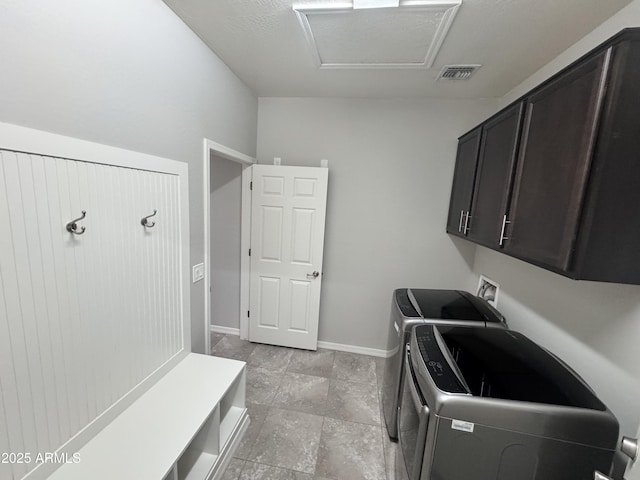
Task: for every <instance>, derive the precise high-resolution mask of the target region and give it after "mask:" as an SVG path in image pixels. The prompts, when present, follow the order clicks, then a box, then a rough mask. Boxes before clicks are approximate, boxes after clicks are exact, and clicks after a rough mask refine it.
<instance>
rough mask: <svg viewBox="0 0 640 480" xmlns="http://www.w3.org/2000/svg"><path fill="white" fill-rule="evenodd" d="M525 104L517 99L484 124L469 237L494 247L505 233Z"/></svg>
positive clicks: (468, 225) (468, 224)
mask: <svg viewBox="0 0 640 480" xmlns="http://www.w3.org/2000/svg"><path fill="white" fill-rule="evenodd" d="M522 110H523V104H522V102H521V103H517V104H515V105H512V106H510V107H509V108H507V109H506V110H504V111H502V112H501V113H499V114H498V115H496V116H495V117H493V118H491V119H489V120H488V121H487V122H486V123H484V124H483V126H482V139H481V141H480V153H479V156H478V168H477V172H476V181H475V186H474V190H473V201H472V203H471V214H470V216H469V220H468V222H467V237H468V238H469V240H472V241H474V242H476V243H479V244H481V245H485V246H487V247H491V248H495V247H497V246H499V244H500V239H501V236H502V235H503V232H502V226H503V221H504V216H505V215H506V213H507V206H508V201H509V192H510V189H511V182H512V179H513V172H514V167H515V162H516V154H517V151H518V150H517V147H518V143H517V141H518V138H519V134H520V124H521V119H522Z"/></svg>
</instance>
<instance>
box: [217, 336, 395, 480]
mask: <svg viewBox="0 0 640 480" xmlns="http://www.w3.org/2000/svg"><path fill="white" fill-rule="evenodd" d="M211 346H212V354H213V355H217V356H220V357H226V358H235V359H237V360H243V361H245V362H247V392H246V400H247V408H248V410H249V416H250V418H251V424H250V426H249V429H248V430H247V433H246V434H245V437H244V439H243V441H242V444H241V445H240V447H239V448H238V450H237V452H236V455H235V457H234V458H233V459H232V460H231V463H230V465H229V468H228V469H227V472H226V474H225V476H224V480H360V479H364V480H393V478H394V477H393V461H394V456H395V448H396V444H394V443H392V442H390V441H389V437H388V436H387V434H386V430H385V428H384V426H383V425H382V423H383V422H382V417H381V415H382V413H381V407H380V405H381V404H380V389H381V386H382V371H383V368H384V361H383V359H382V358H377V357H370V356H366V355H357V354H353V353H344V352H334V351H332V350H318V351H316V352H310V351H306V350H296V349H292V348H285V347H275V346H271V345H262V344H257V343H250V342H247V341H244V340H240V339H239V337H237V336H233V335H221V334H217V333H212V334H211Z"/></svg>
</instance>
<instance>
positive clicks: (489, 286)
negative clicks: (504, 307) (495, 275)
mask: <svg viewBox="0 0 640 480" xmlns="http://www.w3.org/2000/svg"><path fill="white" fill-rule="evenodd" d="M498 293H500V284H499V283H498V282H496V281H494V280H491V279H490V278H489V277H485V276H484V275H480V279H479V280H478V288H477V290H476V296H478V297H480V298H484V299H485V300H486V301H487V302H489V303H490V304H491V305H492V306H494V307H496V308H497V307H498Z"/></svg>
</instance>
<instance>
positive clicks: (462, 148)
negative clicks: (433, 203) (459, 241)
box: [447, 127, 482, 236]
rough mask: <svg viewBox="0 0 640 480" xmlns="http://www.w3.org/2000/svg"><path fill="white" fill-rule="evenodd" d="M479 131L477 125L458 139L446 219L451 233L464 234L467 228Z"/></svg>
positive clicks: (478, 144)
mask: <svg viewBox="0 0 640 480" xmlns="http://www.w3.org/2000/svg"><path fill="white" fill-rule="evenodd" d="M481 132H482V128H481V127H478V128H476V129H475V130H472V131H471V132H469V133H467V134H466V135H464V136H462V137H460V139H459V140H458V153H457V155H456V168H455V170H454V173H453V186H452V187H451V201H450V203H449V218H448V219H447V232H449V233H451V234H453V235H458V236H464V235H465V234H466V231H467V228H468V224H469V218H468V217H469V211H470V209H471V199H472V195H473V183H474V181H475V176H476V166H477V163H478V148H479V146H480V134H481Z"/></svg>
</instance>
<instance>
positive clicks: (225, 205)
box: [210, 156, 242, 328]
mask: <svg viewBox="0 0 640 480" xmlns="http://www.w3.org/2000/svg"><path fill="white" fill-rule="evenodd" d="M210 190H211V210H210V212H211V318H210V323H211V324H212V325H219V326H223V327H231V328H239V319H240V219H241V213H242V208H241V201H242V165H241V164H240V163H237V162H233V161H231V160H226V159H224V158H220V157H216V156H212V157H211V181H210Z"/></svg>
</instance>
